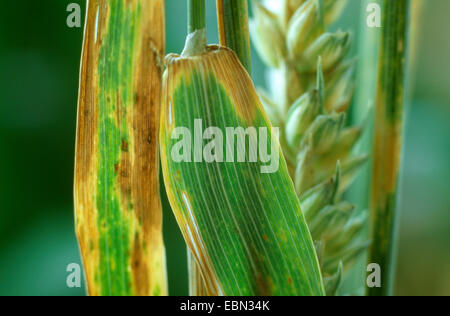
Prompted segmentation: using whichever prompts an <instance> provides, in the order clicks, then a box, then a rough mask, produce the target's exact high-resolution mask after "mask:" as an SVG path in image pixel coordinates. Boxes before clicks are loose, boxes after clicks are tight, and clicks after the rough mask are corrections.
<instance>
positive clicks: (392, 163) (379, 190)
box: [368, 0, 409, 296]
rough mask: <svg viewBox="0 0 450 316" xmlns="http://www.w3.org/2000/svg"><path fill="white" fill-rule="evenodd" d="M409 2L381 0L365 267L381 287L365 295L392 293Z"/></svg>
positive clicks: (370, 289) (403, 0)
mask: <svg viewBox="0 0 450 316" xmlns="http://www.w3.org/2000/svg"><path fill="white" fill-rule="evenodd" d="M408 14H409V0H395V1H392V0H383V25H382V27H383V28H382V34H381V47H380V54H379V70H378V90H377V98H376V109H375V130H374V133H375V136H374V157H373V158H374V160H373V161H374V164H373V172H372V195H371V203H370V208H371V215H372V218H371V224H372V227H371V228H372V229H371V232H372V247H371V249H370V254H369V263H376V264H378V265H379V266H380V268H381V287H379V288H378V287H374V288H369V290H368V295H370V296H387V295H392V293H393V285H394V272H395V253H396V217H397V211H396V208H397V196H398V178H399V170H400V161H401V149H402V138H403V137H402V136H403V135H402V134H403V121H404V100H405V88H404V86H405V82H404V81H405V77H406V76H405V72H406V66H405V65H406V62H405V59H406V53H407V49H406V48H407V33H408Z"/></svg>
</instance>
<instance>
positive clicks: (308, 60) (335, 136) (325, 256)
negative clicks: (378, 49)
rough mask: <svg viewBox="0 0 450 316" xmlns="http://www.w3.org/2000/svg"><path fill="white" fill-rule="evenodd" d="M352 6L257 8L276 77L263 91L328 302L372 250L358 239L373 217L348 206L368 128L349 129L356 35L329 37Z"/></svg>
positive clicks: (335, 0) (329, 1)
mask: <svg viewBox="0 0 450 316" xmlns="http://www.w3.org/2000/svg"><path fill="white" fill-rule="evenodd" d="M346 2H347V1H346V0H323V1H322V0H282V1H280V2H278V4H280V3H281V7H278V8H277V9H276V10H274V9H273V8H272V7H271V6H270V5H269V4H270V3H269V1H266V5H264V4H261V3H259V2H257V1H254V6H253V8H254V10H253V11H254V18H253V20H252V21H251V35H252V39H253V42H254V44H255V46H256V48H257V50H258V52H259V54H260V55H261V57H262V59H263V60H264V61H265V62H266V64H267V65H268V66H269V67H271V69H270V70H269V75H270V79H271V80H270V85H271V93H270V95H269V94H268V93H266V92H264V91H261V93H260V96H261V100H262V103H263V105H264V108H265V110H266V113H267V115H268V116H269V118H270V120H271V121H272V122H273V124H274V126H279V127H280V128H281V135H280V142H281V144H282V148H283V152H284V154H285V157H286V160H287V164H288V168H289V171H290V175H291V177H292V179H293V181H294V183H295V188H296V192H297V194H298V196H299V199H300V201H301V206H302V209H303V211H304V213H305V216H306V219H307V223H308V226H309V228H310V230H311V234H312V237H313V239H314V241H315V243H316V248H317V251H318V253H319V258H320V263H321V268H322V273H323V277H324V280H325V287H326V290H327V294H328V295H335V294H336V292H337V289H338V287H339V283H340V281H341V280H342V273H344V272H345V271H348V269H349V268H350V267H351V266H352V263H354V262H355V259H356V258H357V257H358V255H360V254H361V253H362V252H363V251H364V250H365V249H366V247H367V243H361V242H358V239H357V238H355V237H357V236H358V234H359V232H360V231H361V229H362V228H363V226H364V223H365V221H366V215H364V214H363V215H358V214H356V213H355V207H354V206H353V205H350V204H349V203H347V202H344V201H342V200H341V196H342V193H343V192H344V191H345V189H346V188H347V187H348V186H349V185H350V183H351V182H352V180H353V178H354V177H355V175H356V174H357V172H358V170H359V168H360V167H361V166H362V165H363V164H364V162H365V161H366V157H365V156H355V155H353V154H352V150H353V147H354V145H355V143H356V142H357V141H358V139H359V136H360V135H361V127H347V126H346V119H347V118H346V116H347V109H348V107H349V104H350V101H351V98H352V95H353V90H354V82H353V72H354V62H353V61H351V60H350V61H349V60H347V59H345V57H346V55H347V52H348V49H349V45H350V40H349V39H350V36H349V33H346V32H341V31H338V32H335V33H332V32H328V30H327V28H328V26H329V25H330V24H332V23H334V22H335V20H336V19H337V18H338V17H339V16H340V14H341V12H342V10H343V9H344V7H345V5H346Z"/></svg>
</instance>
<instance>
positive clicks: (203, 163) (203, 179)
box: [160, 30, 325, 296]
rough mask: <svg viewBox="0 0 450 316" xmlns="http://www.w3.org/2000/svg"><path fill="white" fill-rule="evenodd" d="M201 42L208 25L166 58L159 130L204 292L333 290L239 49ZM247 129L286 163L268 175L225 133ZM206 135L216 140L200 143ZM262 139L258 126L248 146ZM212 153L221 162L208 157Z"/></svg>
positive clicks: (168, 181)
mask: <svg viewBox="0 0 450 316" xmlns="http://www.w3.org/2000/svg"><path fill="white" fill-rule="evenodd" d="M202 42H204V30H203V31H197V32H195V33H193V34H191V35H190V36H189V38H188V40H187V45H186V49H185V51H184V53H183V54H182V55H181V56H178V55H169V56H168V57H167V58H166V61H167V70H166V72H165V75H164V81H163V82H164V83H163V91H164V99H163V102H162V111H161V130H160V137H161V139H160V143H161V161H162V169H163V175H164V182H165V186H166V191H167V193H168V197H169V201H170V204H171V206H172V210H173V211H174V214H175V216H176V218H177V222H178V224H179V226H180V229H181V231H182V233H183V235H184V238H185V240H186V243H187V244H188V247H189V250H190V252H191V254H192V257H191V259H192V260H195V262H196V264H197V266H198V268H199V270H200V272H201V276H202V278H203V280H204V285H205V288H204V289H203V288H202V291H203V290H205V291H206V294H208V295H227V296H228V295H312V296H316V295H324V294H325V291H324V287H323V282H322V278H321V274H320V270H319V263H318V259H317V256H316V252H315V249H314V245H313V242H312V239H311V236H310V233H309V231H308V228H307V226H306V223H305V219H304V216H303V214H302V212H301V210H300V204H299V201H298V199H297V196H296V193H295V189H294V186H293V184H292V181H291V179H290V178H289V174H288V170H287V166H286V163H285V160H284V158H283V156H282V154H281V150H280V148H279V143H278V140H277V137H276V135H275V134H274V132H273V131H272V130H271V128H270V127H271V125H270V123H269V121H268V119H267V117H266V116H265V114H264V111H263V109H262V106H261V104H260V101H259V98H258V95H257V93H256V91H255V89H254V86H253V83H252V81H251V79H250V77H249V76H248V74H247V72H246V70H245V69H244V67H243V66H242V65H241V63H240V62H239V59H238V57H237V56H236V54H235V53H234V52H232V51H231V50H229V49H227V48H222V47H218V46H208V47H206V48H204V47H203V48H204V49H203V50H199V49H198V45H201V43H202ZM199 122H200V125H198V124H199ZM199 126H200V127H199ZM239 127H241V128H242V129H243V131H244V130H245V131H251V129H252V128H255V131H258V133H259V137H258V140H259V146H260V149H261V148H266V149H267V147H269V148H270V152H272V153H276V154H275V156H274V157H273V158H274V160H273V161H275V162H277V164H279V167H278V168H276V169H274V170H272V171H271V172H267V173H265V172H263V170H264V166H267V164H266V163H265V162H263V161H262V160H260V159H258V160H257V161H253V162H252V161H251V160H250V159H251V158H250V157H251V156H252V151H251V150H250V151H247V150H248V149H251V147H250V148H247V149H244V148H246V147H244V148H242V147H240V146H239V139H238V138H237V137H235V135H231V138H229V137H230V134H228V133H227V132H226V130H227V129H229V128H231V129H236V128H239ZM247 128H249V129H248V130H247ZM261 130H263V131H265V133H266V134H265V136H267V137H266V138H265V140H266V141H267V143H263V142H262V141H261V139H262V137H263V136H262V135H263V134H264V133H263V132H262V131H261ZM208 131H209V132H208ZM196 135H197V136H196ZM202 135H203V137H205V135H208V136H207V139H204V140H202V139H200V141H199V142H197V143H196V142H195V139H196V138H197V137H199V136H200V138H201V137H202ZM221 135H222V136H224V135H225V136H224V137H226V138H222V136H221ZM254 136H255V134H254V133H252V132H249V134H248V135H247V139H248V142H249V143H251V142H252V140H255V138H254ZM192 142H194V143H192ZM269 144H270V145H269ZM197 146H199V147H200V148H196V147H197ZM261 146H262V147H261ZM203 147H204V148H203ZM230 150H231V156H230V155H229V152H230ZM243 150H244V153H245V155H244V157H245V159H244V160H243V161H240V162H239V158H238V157H239V156H240V154H242V153H243ZM205 152H206V153H212V152H214V154H213V155H212V156H213V157H214V158H213V159H212V160H207V157H206V156H204V153H205ZM219 152H222V153H226V156H224V155H222V154H219ZM177 155H179V156H177ZM232 157H234V158H232ZM230 158H232V159H231V160H233V159H237V160H235V161H234V162H230ZM266 171H268V170H266ZM192 266H194V265H192V264H191V267H192ZM197 276H198V275H197ZM199 284H200V281H197V282H195V283H194V285H197V286H198V285H199ZM193 291H194V292H196V293H199V292H198V290H196V289H193Z"/></svg>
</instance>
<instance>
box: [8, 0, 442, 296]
mask: <svg viewBox="0 0 450 316" xmlns="http://www.w3.org/2000/svg"><path fill="white" fill-rule="evenodd" d="M413 1H415V0H413ZM73 2H75V3H79V4H80V5H81V6H82V10H83V12H84V8H85V1H81V0H78V1H74V0H72V1H68V0H44V1H32V0H28V1H1V2H0V17H1V18H0V171H1V173H0V208H1V210H0V295H84V293H85V292H84V288H81V289H70V288H67V286H66V277H67V275H68V273H67V272H66V266H67V265H68V264H70V263H73V262H74V263H79V262H80V257H79V253H78V246H77V242H76V239H75V235H74V225H73V198H72V192H73V190H72V184H73V164H74V161H73V160H74V159H73V157H74V144H75V126H76V107H77V93H78V73H79V62H80V53H81V43H82V32H83V30H82V28H69V27H67V26H66V18H67V14H68V13H67V12H66V7H67V5H68V4H69V3H73ZM166 2H167V21H166V23H167V52H180V51H181V50H182V47H183V44H184V37H185V33H186V3H185V2H186V1H185V0H167V1H166ZM207 3H208V25H209V29H208V40H209V42H210V43H215V42H217V35H216V33H217V32H216V29H217V28H216V17H215V8H214V3H215V1H213V0H208V1H207ZM350 3H351V6H350V7H349V8H348V10H347V12H346V14H345V15H344V16H343V18H342V20H341V21H340V22H339V24H340V26H342V27H343V28H345V29H347V28H348V29H351V30H358V28H359V25H358V23H359V21H360V12H362V11H361V8H360V5H359V3H360V1H357V0H352V1H351V2H350ZM448 12H450V1H443V0H428V1H426V6H425V8H424V10H423V12H422V24H421V25H420V29H419V33H418V39H417V43H418V48H417V55H418V57H417V66H416V69H417V71H416V72H417V76H416V79H417V80H415V81H414V85H413V87H412V91H411V92H412V100H411V102H410V107H409V111H408V120H407V130H406V144H405V152H404V167H403V169H404V170H403V177H402V180H401V182H402V192H401V196H400V207H401V222H400V246H399V249H400V252H399V260H398V274H397V277H398V282H397V284H398V285H397V294H401V295H450V212H449V210H450V207H449V206H450V190H449V188H448V180H447V179H449V178H450V167H449V166H450V164H449V157H450V89H449V84H450V61H449V58H448V56H450V39H449V38H448V30H449V29H450V19H448ZM354 35H355V36H354V38H355V39H356V38H358V37H357V32H356V31H354ZM356 46H357V45H356V43H355V44H354V47H356ZM253 77H254V79H255V82H256V84H257V85H262V86H264V85H265V82H264V67H263V65H262V63H261V62H260V60H259V59H258V57H257V56H256V54H253ZM164 204H165V214H164V230H165V241H166V248H167V261H168V275H169V286H170V294H171V295H186V294H187V279H186V275H187V268H186V249H185V245H184V242H183V240H182V238H181V235H180V233H179V232H178V228H177V226H176V223H175V221H174V218H173V216H172V214H171V213H170V210H169V209H168V207H167V200H164Z"/></svg>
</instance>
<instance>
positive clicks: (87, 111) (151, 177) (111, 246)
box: [75, 0, 167, 295]
mask: <svg viewBox="0 0 450 316" xmlns="http://www.w3.org/2000/svg"><path fill="white" fill-rule="evenodd" d="M163 54H164V1H162V0H152V1H145V0H128V1H120V0H92V1H89V2H88V11H87V19H86V29H85V36H84V46H83V56H82V67H81V80H80V84H81V85H80V94H79V107H78V128H77V148H76V171H75V211H76V230H77V235H78V240H79V243H80V248H81V253H82V257H83V262H84V268H85V272H86V277H87V283H88V291H89V294H91V295H165V294H166V293H167V286H166V277H165V274H166V272H165V271H166V270H165V269H166V268H165V254H164V245H163V240H162V232H161V229H162V227H161V202H160V198H159V180H158V176H159V171H158V170H159V169H158V167H159V166H158V164H159V162H158V161H159V155H158V138H157V135H158V128H159V120H158V117H159V106H160V93H161V69H160V65H159V60H160V58H161V56H163Z"/></svg>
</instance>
